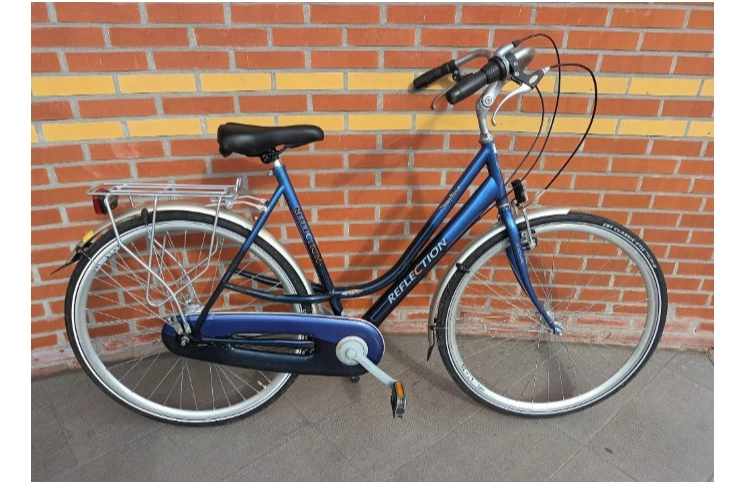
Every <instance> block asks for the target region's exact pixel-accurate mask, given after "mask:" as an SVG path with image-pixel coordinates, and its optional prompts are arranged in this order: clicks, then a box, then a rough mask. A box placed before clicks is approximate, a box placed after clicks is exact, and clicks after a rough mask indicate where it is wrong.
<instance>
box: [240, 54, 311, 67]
mask: <svg viewBox="0 0 745 484" xmlns="http://www.w3.org/2000/svg"><path fill="white" fill-rule="evenodd" d="M235 66H236V67H237V68H238V69H296V68H304V67H305V54H303V53H302V52H301V51H289V52H236V53H235Z"/></svg>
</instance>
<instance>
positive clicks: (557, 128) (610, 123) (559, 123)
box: [544, 116, 618, 134]
mask: <svg viewBox="0 0 745 484" xmlns="http://www.w3.org/2000/svg"><path fill="white" fill-rule="evenodd" d="M589 122H590V118H589V117H567V116H562V117H558V116H557V117H556V121H554V128H553V131H552V133H566V134H569V133H572V134H584V132H585V130H586V129H587V123H589ZM617 125H618V120H617V119H615V118H613V119H608V118H595V119H594V120H593V122H592V129H590V133H591V134H615V133H616V126H617ZM545 129H546V126H544V130H545Z"/></svg>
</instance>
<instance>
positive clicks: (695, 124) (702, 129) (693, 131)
mask: <svg viewBox="0 0 745 484" xmlns="http://www.w3.org/2000/svg"><path fill="white" fill-rule="evenodd" d="M688 136H692V137H696V138H713V137H714V122H713V121H691V125H690V126H689V127H688Z"/></svg>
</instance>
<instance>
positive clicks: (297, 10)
mask: <svg viewBox="0 0 745 484" xmlns="http://www.w3.org/2000/svg"><path fill="white" fill-rule="evenodd" d="M230 18H231V20H232V21H233V23H234V24H235V23H252V24H253V23H255V24H259V25H262V24H282V23H292V24H301V23H304V22H305V18H304V14H303V5H302V4H287V3H267V4H260V3H257V4H250V5H240V4H232V5H231V6H230Z"/></svg>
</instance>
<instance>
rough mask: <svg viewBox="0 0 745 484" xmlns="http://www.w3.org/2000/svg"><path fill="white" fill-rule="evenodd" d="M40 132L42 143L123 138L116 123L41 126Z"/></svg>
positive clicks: (120, 128) (119, 125) (120, 126)
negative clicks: (42, 138)
mask: <svg viewBox="0 0 745 484" xmlns="http://www.w3.org/2000/svg"><path fill="white" fill-rule="evenodd" d="M41 130H42V132H43V133H44V141H78V140H88V139H109V138H122V137H123V136H124V132H123V131H122V125H121V124H120V123H119V122H117V121H103V122H98V123H56V124H43V125H42V126H41Z"/></svg>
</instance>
